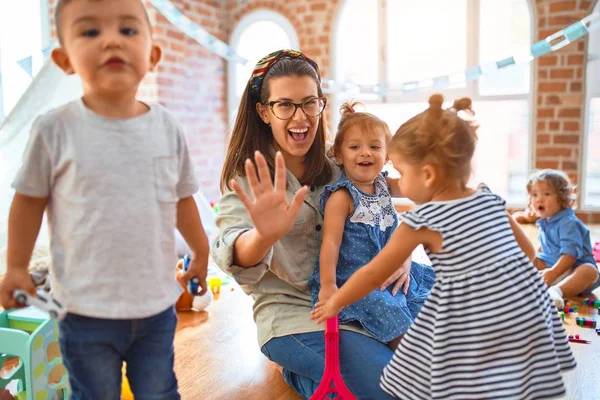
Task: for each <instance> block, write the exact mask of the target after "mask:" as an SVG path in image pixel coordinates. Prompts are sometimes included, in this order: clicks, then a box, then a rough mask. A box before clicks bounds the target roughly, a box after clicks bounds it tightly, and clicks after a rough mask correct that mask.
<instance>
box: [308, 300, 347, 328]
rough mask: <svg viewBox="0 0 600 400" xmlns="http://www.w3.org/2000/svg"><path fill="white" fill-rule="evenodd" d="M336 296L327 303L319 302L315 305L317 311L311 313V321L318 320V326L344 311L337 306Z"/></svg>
mask: <svg viewBox="0 0 600 400" xmlns="http://www.w3.org/2000/svg"><path fill="white" fill-rule="evenodd" d="M334 299H335V296H334V297H333V298H330V299H329V300H327V301H319V302H318V303H317V304H315V309H314V310H312V311H311V312H310V319H312V320H317V324H320V323H321V322H325V321H327V319H328V318H331V317H334V316H336V315H338V313H339V312H340V311H341V310H342V307H339V306H337V305H336V304H335V301H334Z"/></svg>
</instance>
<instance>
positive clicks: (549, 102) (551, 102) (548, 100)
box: [546, 95, 560, 105]
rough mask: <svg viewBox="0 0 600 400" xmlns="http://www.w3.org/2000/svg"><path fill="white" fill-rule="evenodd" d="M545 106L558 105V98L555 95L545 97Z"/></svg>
mask: <svg viewBox="0 0 600 400" xmlns="http://www.w3.org/2000/svg"><path fill="white" fill-rule="evenodd" d="M546 104H547V105H557V104H560V97H558V96H557V95H550V96H546Z"/></svg>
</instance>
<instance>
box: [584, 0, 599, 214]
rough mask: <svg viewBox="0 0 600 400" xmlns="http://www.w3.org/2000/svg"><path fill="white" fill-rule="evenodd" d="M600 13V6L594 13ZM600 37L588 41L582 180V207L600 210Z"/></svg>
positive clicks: (592, 37) (591, 36) (595, 35)
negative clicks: (599, 76) (599, 75)
mask: <svg viewBox="0 0 600 400" xmlns="http://www.w3.org/2000/svg"><path fill="white" fill-rule="evenodd" d="M598 11H600V3H598V4H596V7H595V8H594V12H598ZM599 73H600V37H598V35H597V34H592V35H590V36H589V39H588V56H587V68H586V97H587V98H586V104H587V114H586V124H585V125H586V135H585V139H584V141H583V155H584V156H583V160H584V163H583V177H582V180H581V189H582V190H581V191H580V195H582V197H583V198H582V199H581V203H580V204H581V207H582V208H587V209H590V208H595V209H598V208H600V81H599V80H598V74H599Z"/></svg>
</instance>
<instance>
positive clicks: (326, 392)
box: [310, 316, 356, 400]
mask: <svg viewBox="0 0 600 400" xmlns="http://www.w3.org/2000/svg"><path fill="white" fill-rule="evenodd" d="M339 341H340V327H339V325H338V318H337V316H336V317H333V318H329V319H328V320H327V325H326V327H325V371H324V372H323V378H322V379H321V383H320V384H319V386H318V387H317V390H316V391H315V393H314V394H313V396H312V397H311V398H310V399H311V400H326V399H332V398H334V399H336V400H356V397H354V395H353V394H352V392H351V391H350V389H348V387H347V386H346V384H345V383H344V380H343V379H342V374H341V373H340V343H339Z"/></svg>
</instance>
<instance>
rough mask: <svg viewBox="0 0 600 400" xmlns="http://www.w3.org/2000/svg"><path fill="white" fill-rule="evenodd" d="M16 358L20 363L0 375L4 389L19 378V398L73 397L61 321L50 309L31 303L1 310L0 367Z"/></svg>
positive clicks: (61, 399) (62, 398) (17, 394)
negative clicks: (61, 342)
mask: <svg viewBox="0 0 600 400" xmlns="http://www.w3.org/2000/svg"><path fill="white" fill-rule="evenodd" d="M15 358H18V364H17V365H16V367H15V368H14V369H12V370H10V371H9V372H8V376H6V374H5V375H2V376H0V389H5V388H7V387H9V386H10V385H11V384H12V383H13V381H16V382H15V383H16V394H14V397H15V399H18V400H34V399H35V400H37V399H59V400H66V399H68V398H69V396H70V388H69V385H68V374H67V372H66V369H65V368H64V366H62V357H61V356H60V350H59V347H58V323H57V321H56V319H55V318H52V317H51V316H50V314H49V313H47V312H45V311H43V310H40V309H38V308H36V307H31V306H30V307H26V308H20V309H14V310H8V311H2V312H0V367H1V366H2V365H5V362H7V361H9V363H10V361H11V360H14V359H15ZM15 363H16V360H15Z"/></svg>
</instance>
